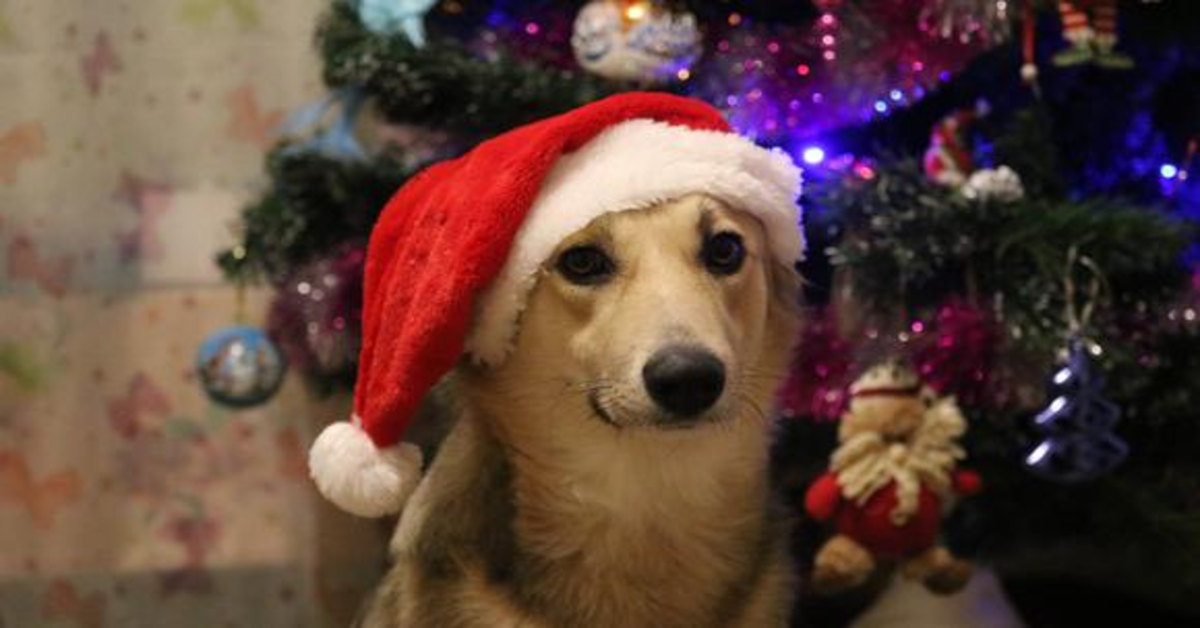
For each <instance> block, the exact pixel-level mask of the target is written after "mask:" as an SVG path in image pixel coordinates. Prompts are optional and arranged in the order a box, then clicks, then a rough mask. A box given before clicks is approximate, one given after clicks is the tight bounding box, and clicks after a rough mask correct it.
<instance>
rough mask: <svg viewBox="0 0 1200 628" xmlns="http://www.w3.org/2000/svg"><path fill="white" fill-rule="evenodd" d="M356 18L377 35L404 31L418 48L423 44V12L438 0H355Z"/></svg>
mask: <svg viewBox="0 0 1200 628" xmlns="http://www.w3.org/2000/svg"><path fill="white" fill-rule="evenodd" d="M357 2H358V4H357V8H358V18H359V19H360V20H362V23H363V24H364V25H365V26H366V27H367V28H368V29H370V30H371V32H373V33H376V34H378V35H393V34H395V33H404V36H405V37H407V38H408V41H410V42H412V44H413V45H414V46H416V47H418V48H422V47H424V46H425V14H426V13H429V10H430V9H432V8H433V7H434V6H435V5H437V3H438V0H357Z"/></svg>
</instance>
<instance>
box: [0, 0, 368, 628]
mask: <svg viewBox="0 0 1200 628" xmlns="http://www.w3.org/2000/svg"><path fill="white" fill-rule="evenodd" d="M284 6H285V3H281V2H268V1H267V0H130V1H124V2H122V1H118V0H99V1H97V0H0V626H42V625H47V626H72V625H75V626H89V627H95V626H165V625H169V626H216V625H220V626H310V625H326V624H329V625H339V624H340V625H345V623H346V618H347V615H348V614H349V613H352V612H353V607H354V605H355V603H356V601H357V598H358V595H359V594H360V592H361V589H362V587H363V585H364V584H365V583H366V581H367V580H369V578H370V576H371V574H373V573H374V569H375V567H376V566H377V563H378V561H379V556H380V552H379V548H378V545H377V542H376V541H375V539H378V538H379V536H380V535H379V534H378V533H377V529H376V528H375V527H373V525H374V524H366V523H363V522H352V521H349V520H348V519H343V518H340V517H339V516H338V515H335V514H333V513H332V511H330V510H328V509H327V508H326V507H324V506H322V505H319V501H318V500H317V499H316V497H315V495H314V493H313V491H312V489H311V486H310V484H309V482H308V480H307V477H306V470H305V466H304V452H305V449H306V447H307V443H308V442H309V440H310V439H311V437H312V435H313V434H314V433H315V431H316V430H317V429H318V428H319V426H320V423H321V422H323V421H326V420H331V419H334V418H338V417H340V416H342V415H343V414H344V412H345V405H346V404H345V401H344V400H331V401H327V402H323V403H318V402H316V401H314V400H312V399H310V398H309V397H308V395H307V394H306V393H305V391H304V390H303V389H302V387H301V386H300V385H299V383H298V382H296V381H289V382H288V383H287V385H286V386H285V388H284V390H283V392H282V393H281V394H280V395H279V396H278V397H277V398H276V399H275V400H273V401H272V402H271V403H269V404H267V405H266V406H263V407H261V408H259V409H255V410H252V411H246V412H232V411H230V410H227V409H224V408H221V407H219V406H216V405H214V404H212V403H210V402H209V401H208V400H207V399H206V398H205V397H204V395H203V393H202V392H201V391H200V390H199V387H198V386H197V383H196V381H195V377H194V373H193V372H192V369H191V360H192V356H193V354H194V352H195V349H196V347H197V345H198V343H199V341H200V340H201V338H203V337H204V336H205V335H206V334H207V333H209V332H211V331H213V330H216V329H218V328H220V327H223V326H226V325H229V324H231V323H232V322H233V320H234V311H235V297H234V294H233V291H232V289H230V288H229V287H228V286H225V285H224V284H223V283H222V282H221V281H220V278H219V277H218V276H217V275H216V273H215V271H214V269H213V267H212V265H211V258H212V254H213V252H214V251H215V250H217V249H218V248H219V247H220V246H222V245H224V244H227V243H228V242H229V240H230V237H231V236H230V230H229V227H230V224H231V222H232V220H233V218H234V216H235V214H236V211H237V208H238V207H239V206H240V204H241V203H243V202H244V201H245V200H246V199H247V198H249V197H251V196H252V195H253V194H254V193H255V192H256V190H258V189H259V187H260V186H261V185H263V184H264V176H263V173H262V157H263V153H264V151H265V149H266V148H267V147H268V146H269V145H270V144H271V142H272V129H273V128H274V127H275V125H276V124H277V123H278V122H279V121H280V119H281V118H282V116H284V115H285V112H286V111H287V110H290V109H292V108H294V107H296V106H299V105H301V104H303V103H305V102H308V101H311V100H312V99H314V98H317V97H318V96H319V95H320V94H321V91H322V89H321V86H320V84H319V80H318V76H317V70H318V66H317V63H316V60H315V58H314V56H313V54H312V52H311V40H312V30H313V27H314V24H315V19H316V16H317V15H318V13H319V11H320V10H321V9H322V8H323V6H324V2H322V1H321V0H289V1H288V2H287V3H286V10H281V8H282V7H284ZM263 299H264V295H262V294H260V293H254V294H251V295H250V298H249V299H248V307H247V314H248V316H249V318H250V319H251V320H254V319H257V318H261V313H262V303H263ZM348 539H350V540H355V541H353V542H352V541H348ZM357 540H364V542H358V541H357Z"/></svg>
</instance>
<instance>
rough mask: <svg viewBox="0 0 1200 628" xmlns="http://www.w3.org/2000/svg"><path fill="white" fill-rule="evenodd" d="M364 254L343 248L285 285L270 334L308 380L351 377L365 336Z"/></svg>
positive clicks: (273, 313) (300, 271)
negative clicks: (363, 335) (316, 377)
mask: <svg viewBox="0 0 1200 628" xmlns="http://www.w3.org/2000/svg"><path fill="white" fill-rule="evenodd" d="M364 260H365V251H364V250H363V248H362V247H358V246H351V247H344V248H343V249H342V250H341V251H340V252H338V253H337V254H335V255H333V256H330V257H327V258H323V259H319V260H316V261H314V262H311V263H309V264H307V265H305V266H302V267H300V268H299V269H298V270H297V271H296V272H294V273H292V274H291V275H290V276H289V277H288V278H287V279H285V280H284V281H283V282H281V284H280V286H279V291H278V294H277V296H276V298H275V301H274V302H273V303H272V304H271V310H270V313H269V315H268V318H267V329H268V330H269V332H270V335H271V337H272V338H274V339H276V340H277V341H278V342H279V344H280V347H281V348H282V349H283V351H284V354H285V355H287V358H288V360H289V361H290V362H291V363H292V364H294V365H295V366H296V368H298V369H300V371H302V372H304V373H305V374H308V375H313V376H318V377H339V376H346V377H352V376H353V374H354V371H355V367H356V365H357V359H358V349H359V343H360V335H361V323H360V319H361V310H362V277H363V262H364Z"/></svg>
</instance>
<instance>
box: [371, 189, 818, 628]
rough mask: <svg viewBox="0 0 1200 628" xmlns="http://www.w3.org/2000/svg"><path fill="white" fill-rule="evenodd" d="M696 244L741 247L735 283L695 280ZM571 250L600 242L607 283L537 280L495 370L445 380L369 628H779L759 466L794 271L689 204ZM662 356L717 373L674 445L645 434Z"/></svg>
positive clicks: (786, 602)
mask: <svg viewBox="0 0 1200 628" xmlns="http://www.w3.org/2000/svg"><path fill="white" fill-rule="evenodd" d="M706 229H707V230H708V232H709V233H716V232H719V231H736V232H737V233H739V234H740V235H741V236H742V237H743V239H744V242H745V245H746V248H747V250H748V253H749V255H748V256H747V261H746V263H745V265H744V267H743V268H742V270H741V271H740V272H738V273H737V274H735V275H732V276H728V277H715V276H713V275H712V274H710V273H708V272H707V270H706V269H705V268H704V266H703V264H702V263H701V262H700V259H699V251H700V245H701V242H702V240H703V238H704V233H705V230H706ZM580 243H589V244H591V243H602V244H603V245H604V246H605V248H606V249H607V250H609V251H610V252H611V254H612V255H613V257H614V258H615V259H616V260H617V261H618V267H619V272H618V273H617V275H616V277H615V278H614V279H613V280H612V281H611V282H610V283H609V284H607V285H605V286H603V287H602V288H600V289H590V288H586V287H580V286H576V285H573V284H571V283H569V282H567V281H566V280H565V279H564V278H563V277H561V276H560V275H558V274H557V273H556V272H555V271H554V270H553V265H552V264H553V262H552V261H551V262H548V263H547V265H546V267H545V268H544V269H543V271H542V273H541V275H540V276H539V278H538V282H537V285H536V287H535V289H534V290H533V292H532V294H531V295H530V298H529V302H528V305H527V307H526V310H525V312H524V313H523V315H522V320H521V326H520V329H521V331H520V332H519V334H518V337H517V339H516V345H515V346H514V348H513V352H512V354H511V356H510V357H509V359H508V361H507V362H505V363H504V365H503V366H501V367H498V368H494V369H485V368H482V367H474V366H469V365H464V366H463V367H462V368H460V369H459V372H458V373H457V375H456V381H455V385H456V388H457V390H458V393H459V396H460V399H461V402H462V406H463V407H462V416H461V418H460V422H459V425H458V426H457V427H456V428H455V430H454V432H453V433H452V435H451V436H450V437H449V439H448V440H447V442H446V443H445V445H444V446H443V449H442V451H441V452H440V454H439V456H438V458H437V459H436V461H435V463H434V464H433V466H432V468H431V470H430V472H429V475H428V477H427V478H426V480H425V481H424V482H423V484H422V486H421V487H420V489H418V491H417V493H416V494H415V495H414V497H413V499H412V501H411V502H410V504H409V506H408V507H407V510H406V512H405V514H404V516H403V518H402V521H401V523H400V526H399V528H398V530H397V536H396V538H395V540H394V551H395V554H396V562H397V564H396V567H395V569H394V570H393V572H392V573H391V574H389V576H388V578H387V580H386V581H385V583H384V585H383V586H382V587H381V589H380V592H379V594H378V596H377V597H376V599H375V600H374V602H373V605H372V607H371V609H370V610H369V612H368V613H367V617H366V619H365V621H364V625H365V626H368V627H370V628H375V627H377V626H438V627H441V626H489V627H490V626H546V627H550V626H597V627H605V626H614V627H615V626H621V627H634V626H663V627H669V626H680V627H684V626H687V627H704V626H712V627H717V626H782V625H786V621H787V616H788V612H789V610H790V606H791V604H790V600H791V593H792V590H793V589H794V582H793V576H792V574H793V570H792V568H791V564H790V561H789V559H788V557H787V553H786V539H785V537H784V534H783V531H784V525H783V520H782V518H781V517H779V516H778V515H777V514H775V513H773V512H772V507H773V501H772V497H771V493H770V490H769V486H768V477H767V462H768V460H767V456H768V443H769V432H770V421H769V420H768V417H769V416H770V415H769V412H770V406H771V402H772V396H773V392H774V389H775V386H776V385H777V384H778V381H779V378H780V377H781V375H782V372H783V369H784V367H785V365H786V360H787V358H788V354H789V349H790V342H789V339H790V338H792V337H793V332H794V329H793V325H794V320H795V317H794V299H795V297H796V287H797V283H796V279H795V276H794V272H793V271H792V270H791V269H785V268H779V267H777V265H776V264H774V263H773V262H772V261H771V258H770V256H769V255H768V253H767V251H766V250H765V242H764V235H763V232H762V227H761V226H760V224H759V223H758V222H757V221H756V220H754V219H753V218H751V217H749V216H748V215H746V214H742V213H739V212H736V211H733V210H731V209H729V208H727V207H724V206H722V205H720V204H719V203H717V202H716V201H714V200H712V199H708V198H706V197H701V196H693V197H687V198H684V199H681V200H679V201H675V202H670V203H664V204H663V205H661V206H659V207H655V208H651V209H648V210H642V211H637V212H625V213H619V214H610V215H608V216H605V217H603V218H601V219H598V220H597V221H596V222H594V223H593V224H592V225H589V227H587V228H586V229H584V230H582V231H581V232H579V233H577V234H575V235H573V236H572V237H570V238H568V239H567V241H565V242H564V243H563V245H562V246H561V247H560V251H561V250H564V249H565V248H567V247H570V246H573V245H576V244H580ZM671 342H688V343H695V344H700V345H703V346H704V347H707V348H708V349H709V350H710V351H712V352H713V353H715V354H716V355H717V356H719V357H720V358H721V360H722V361H723V362H724V363H725V367H726V372H727V374H728V376H727V383H726V388H725V392H724V393H723V395H722V396H721V398H720V399H719V400H718V402H717V403H716V405H715V406H714V407H713V408H712V409H711V410H710V411H709V416H708V417H707V418H706V420H704V421H702V422H700V423H699V424H697V425H695V426H693V427H691V428H688V429H663V428H662V427H660V426H658V425H656V422H657V420H658V418H659V417H658V414H657V413H658V411H657V409H656V408H655V406H654V405H653V403H652V401H651V400H650V399H649V397H648V396H647V394H646V392H645V391H644V389H643V385H642V379H641V369H642V366H643V365H644V364H645V362H646V360H647V358H648V357H649V356H650V355H651V354H652V353H653V352H654V351H655V350H657V349H658V348H660V347H662V346H664V345H665V344H667V343H671ZM589 395H593V396H594V397H595V398H596V399H597V400H598V403H599V405H600V406H601V407H602V408H603V409H604V410H605V411H606V412H607V414H608V415H609V419H610V420H611V422H612V423H609V422H606V421H605V420H602V419H601V418H600V417H599V416H597V415H596V412H595V410H593V408H592V406H591V404H590V403H589V400H588V396H589ZM614 424H615V425H614Z"/></svg>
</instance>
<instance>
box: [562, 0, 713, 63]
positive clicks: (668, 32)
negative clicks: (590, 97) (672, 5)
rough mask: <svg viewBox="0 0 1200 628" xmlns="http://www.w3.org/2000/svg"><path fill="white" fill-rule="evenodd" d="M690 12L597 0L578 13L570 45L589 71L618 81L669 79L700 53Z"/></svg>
mask: <svg viewBox="0 0 1200 628" xmlns="http://www.w3.org/2000/svg"><path fill="white" fill-rule="evenodd" d="M700 43H701V34H700V29H699V26H698V25H697V23H696V18H695V16H693V15H692V14H691V13H686V12H674V11H670V10H668V9H667V8H665V7H663V6H662V5H660V4H659V3H656V2H649V1H647V0H634V1H629V0H593V1H592V2H589V3H588V4H586V5H584V7H583V8H582V9H580V11H579V14H578V16H577V17H576V18H575V27H574V32H573V34H572V35H571V46H572V48H573V49H574V51H575V59H576V60H577V61H578V62H579V65H580V66H582V67H583V68H584V69H586V70H587V71H589V72H591V73H593V74H596V75H598V76H602V77H604V78H607V79H612V80H616V81H630V82H638V83H664V82H667V81H669V80H672V79H677V78H679V77H680V76H681V75H684V74H683V73H686V72H687V71H688V70H689V69H690V68H691V67H692V64H693V63H694V62H695V61H696V57H697V56H699V54H700Z"/></svg>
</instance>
